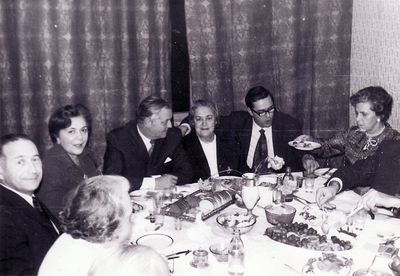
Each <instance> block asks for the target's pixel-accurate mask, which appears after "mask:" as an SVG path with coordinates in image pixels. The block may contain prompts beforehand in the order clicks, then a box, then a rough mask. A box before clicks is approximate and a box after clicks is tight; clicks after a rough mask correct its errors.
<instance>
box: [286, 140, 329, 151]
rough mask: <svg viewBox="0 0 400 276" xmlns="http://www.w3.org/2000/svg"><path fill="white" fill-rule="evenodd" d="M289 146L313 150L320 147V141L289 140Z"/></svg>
mask: <svg viewBox="0 0 400 276" xmlns="http://www.w3.org/2000/svg"><path fill="white" fill-rule="evenodd" d="M288 144H289V146H291V147H294V148H295V149H298V150H305V151H309V150H315V149H318V148H320V147H321V144H320V143H317V142H312V141H290V142H289V143H288Z"/></svg>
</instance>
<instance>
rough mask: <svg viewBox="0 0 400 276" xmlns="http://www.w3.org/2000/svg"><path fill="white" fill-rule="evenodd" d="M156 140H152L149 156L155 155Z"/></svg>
mask: <svg viewBox="0 0 400 276" xmlns="http://www.w3.org/2000/svg"><path fill="white" fill-rule="evenodd" d="M154 143H155V140H150V145H151V146H150V148H149V156H151V154H152V153H153V150H154Z"/></svg>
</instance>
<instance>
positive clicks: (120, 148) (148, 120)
mask: <svg viewBox="0 0 400 276" xmlns="http://www.w3.org/2000/svg"><path fill="white" fill-rule="evenodd" d="M171 119H172V111H171V108H170V107H169V106H168V104H167V102H166V101H164V100H163V99H161V98H159V97H156V96H149V97H147V98H145V99H144V100H143V101H142V102H141V103H140V105H139V107H138V109H137V111H136V122H135V121H131V122H129V123H127V124H126V125H124V126H122V127H120V128H117V129H114V130H112V131H111V132H110V133H109V134H108V135H107V148H106V152H105V155H104V169H103V171H104V173H106V174H118V175H122V176H124V177H126V178H127V179H128V180H129V182H130V183H131V190H137V189H140V188H149V189H153V188H155V189H164V188H168V187H170V186H172V185H180V184H186V183H190V182H191V180H192V168H191V166H190V163H189V161H188V158H187V156H186V153H185V151H184V150H183V148H182V145H181V140H182V136H181V133H180V131H179V129H177V128H173V127H172V123H171ZM155 175H157V176H158V177H152V176H155Z"/></svg>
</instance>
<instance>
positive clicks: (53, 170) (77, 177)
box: [36, 144, 101, 217]
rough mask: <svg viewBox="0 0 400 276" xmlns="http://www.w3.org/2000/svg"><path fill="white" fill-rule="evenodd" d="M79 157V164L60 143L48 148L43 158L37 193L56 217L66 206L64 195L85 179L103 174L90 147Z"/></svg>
mask: <svg viewBox="0 0 400 276" xmlns="http://www.w3.org/2000/svg"><path fill="white" fill-rule="evenodd" d="M78 159H79V164H80V165H79V166H78V165H76V164H75V163H74V162H73V161H72V159H71V157H70V156H69V155H68V153H67V152H66V151H65V150H64V148H63V147H62V146H60V145H58V144H56V145H54V146H53V147H52V148H51V149H50V150H48V151H47V153H46V155H45V157H44V159H43V180H42V183H41V185H40V187H39V189H38V191H37V193H36V194H37V196H38V197H39V199H41V200H42V201H43V202H44V203H45V204H46V206H47V207H48V208H49V209H50V211H51V212H52V213H53V214H54V215H55V216H56V217H58V213H59V212H60V211H61V210H62V209H63V208H64V197H65V195H66V194H67V193H68V192H69V191H70V190H71V189H73V188H75V187H76V186H78V184H79V183H80V182H81V181H82V180H83V179H85V178H88V177H92V176H96V175H99V174H101V172H100V170H98V163H97V162H96V160H95V158H94V155H93V153H92V152H91V151H90V150H89V149H88V148H85V149H84V150H83V152H82V154H81V155H79V156H78Z"/></svg>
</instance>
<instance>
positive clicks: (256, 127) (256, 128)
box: [253, 119, 272, 132]
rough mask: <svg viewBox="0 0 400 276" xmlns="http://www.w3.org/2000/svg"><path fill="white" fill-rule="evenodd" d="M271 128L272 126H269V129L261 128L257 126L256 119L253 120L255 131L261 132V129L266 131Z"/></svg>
mask: <svg viewBox="0 0 400 276" xmlns="http://www.w3.org/2000/svg"><path fill="white" fill-rule="evenodd" d="M271 128H272V126H269V127H260V126H259V125H257V123H256V122H255V121H254V119H253V129H254V130H256V131H257V132H259V131H260V129H264V130H266V129H271Z"/></svg>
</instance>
